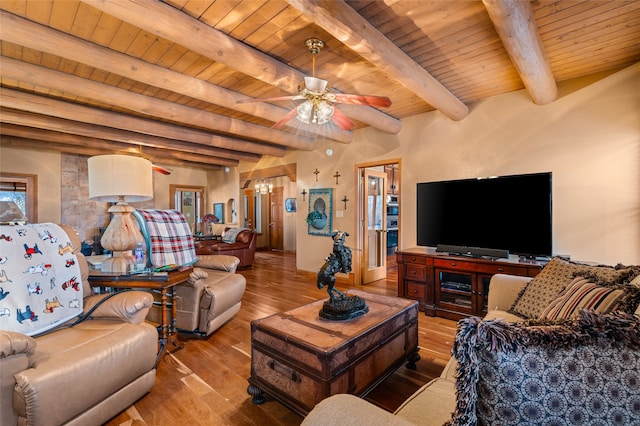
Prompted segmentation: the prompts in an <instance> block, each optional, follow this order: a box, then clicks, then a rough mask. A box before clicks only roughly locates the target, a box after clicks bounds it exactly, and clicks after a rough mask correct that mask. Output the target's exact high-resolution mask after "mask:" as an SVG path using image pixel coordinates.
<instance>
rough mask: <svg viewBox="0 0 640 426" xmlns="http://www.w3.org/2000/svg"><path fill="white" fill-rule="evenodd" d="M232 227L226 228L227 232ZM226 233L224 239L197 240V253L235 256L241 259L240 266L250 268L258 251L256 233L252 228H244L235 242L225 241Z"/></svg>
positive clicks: (223, 235)
mask: <svg viewBox="0 0 640 426" xmlns="http://www.w3.org/2000/svg"><path fill="white" fill-rule="evenodd" d="M229 229H232V228H226V229H225V233H227V232H228V231H229ZM225 233H223V234H222V240H221V241H218V240H204V241H197V242H196V243H195V246H196V254H197V255H205V254H222V255H227V256H235V257H237V258H238V259H239V260H240V263H239V264H238V268H250V267H251V265H253V258H254V255H255V253H256V243H257V237H256V233H255V232H253V231H252V230H250V229H244V230H242V231H240V232H239V233H238V235H237V236H236V239H235V241H234V242H225V241H224V239H225Z"/></svg>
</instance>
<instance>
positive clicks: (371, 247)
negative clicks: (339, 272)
mask: <svg viewBox="0 0 640 426" xmlns="http://www.w3.org/2000/svg"><path fill="white" fill-rule="evenodd" d="M400 165H401V162H400V159H390V160H382V161H379V162H372V163H365V164H356V173H357V176H358V177H359V182H360V183H359V185H358V188H357V194H358V211H357V218H356V221H357V222H356V223H357V225H356V231H357V232H356V246H357V252H358V253H360V256H359V259H358V267H357V271H354V272H356V277H355V282H356V283H359V284H360V285H366V284H368V283H370V282H373V281H376V280H380V279H384V278H386V276H387V273H388V270H389V268H390V267H391V268H395V267H396V263H395V252H396V250H397V249H398V247H400V217H401V216H400V170H401V169H400ZM374 185H375V187H374ZM354 269H355V268H354ZM392 272H395V270H394V271H392Z"/></svg>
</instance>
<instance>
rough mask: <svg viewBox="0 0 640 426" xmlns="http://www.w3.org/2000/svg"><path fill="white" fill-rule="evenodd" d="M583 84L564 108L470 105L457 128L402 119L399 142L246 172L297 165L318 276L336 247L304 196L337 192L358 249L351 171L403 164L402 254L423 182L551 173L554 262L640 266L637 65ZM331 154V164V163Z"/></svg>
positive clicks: (445, 122)
mask: <svg viewBox="0 0 640 426" xmlns="http://www.w3.org/2000/svg"><path fill="white" fill-rule="evenodd" d="M585 81H586V80H585ZM585 81H572V82H568V83H565V84H561V85H560V87H559V89H560V96H559V99H558V100H556V101H555V102H553V103H552V104H550V105H546V106H537V105H535V104H533V102H532V101H531V99H530V97H529V96H528V94H527V92H525V91H520V92H516V93H511V94H506V95H501V96H496V97H493V98H490V99H487V100H485V101H482V102H478V103H476V104H473V105H471V106H470V107H471V108H470V109H471V112H470V114H469V116H468V117H467V118H465V119H464V120H462V121H459V122H456V121H452V120H450V119H448V118H446V117H445V116H443V115H442V114H441V113H439V112H430V113H426V114H422V115H419V116H414V117H410V118H407V119H403V120H402V121H403V127H404V128H403V130H402V132H400V134H398V135H388V134H384V133H382V132H379V131H377V130H375V129H372V128H365V129H362V130H357V131H355V132H354V140H353V142H352V143H350V144H340V143H337V142H327V141H324V142H323V141H320V142H318V143H317V145H316V148H315V149H314V150H313V151H310V152H304V151H296V152H291V153H288V154H287V155H286V156H285V157H284V158H264V159H263V160H262V161H260V163H258V164H254V163H246V164H241V167H239V169H241V171H245V170H251V169H260V168H264V167H270V166H273V165H277V164H286V163H294V162H295V163H297V170H298V179H297V194H298V195H297V198H298V214H297V227H296V231H297V255H298V256H297V267H298V269H301V270H306V271H317V270H318V269H319V268H320V266H322V264H323V262H324V258H325V257H326V256H327V255H328V254H329V253H330V251H331V243H332V242H331V239H330V238H328V237H318V236H310V235H308V234H307V224H306V223H305V218H306V214H307V213H308V210H309V209H308V205H307V204H305V203H303V202H302V197H301V195H300V192H301V191H302V190H303V189H306V190H307V191H308V190H309V188H334V191H335V193H334V205H335V208H336V209H337V210H344V208H343V207H344V205H343V203H342V202H340V201H339V200H341V199H342V198H343V197H344V196H345V195H346V196H347V198H349V199H350V200H351V201H350V202H349V203H347V209H346V210H344V211H343V213H344V217H343V218H335V217H334V225H333V228H334V229H340V230H343V231H347V232H349V233H350V234H351V236H350V237H348V239H347V243H348V245H349V246H351V247H355V246H356V244H355V241H354V240H353V239H354V238H355V207H356V206H355V198H356V187H355V182H356V179H355V171H354V164H358V163H366V162H371V161H376V160H385V159H390V158H400V159H401V161H402V169H401V176H402V187H401V191H402V192H401V194H400V195H401V205H402V209H401V210H402V211H401V217H400V220H401V223H400V225H401V231H400V247H401V248H409V247H413V246H415V244H416V239H415V232H416V217H415V210H416V203H415V191H416V183H418V182H426V181H434V180H443V179H460V178H469V177H477V176H489V175H508V174H519V173H531V172H541V171H551V172H552V173H553V233H554V241H553V251H554V253H555V254H568V255H570V256H571V258H572V259H576V260H584V261H594V262H602V263H607V264H616V263H618V262H622V263H627V264H631V263H633V264H639V263H640V84H639V81H640V64H636V65H634V66H632V67H629V68H627V69H624V70H622V71H620V72H618V73H616V74H613V75H610V76H608V77H606V78H604V79H602V80H600V81H597V82H595V83H593V84H591V85H589V86H587V87H584V88H582V86H584V84H585ZM589 83H591V81H589ZM327 147H331V148H332V149H333V150H334V154H333V156H331V157H327V156H326V155H325V148H327ZM316 168H317V169H318V170H319V171H320V174H319V175H318V182H316V181H315V175H314V174H313V172H314V170H315V169H316ZM336 171H339V173H340V174H341V175H342V176H341V178H340V181H339V182H340V183H339V184H338V185H336V184H335V179H334V178H333V177H332V175H333V174H334V173H335V172H336ZM307 200H308V198H307ZM357 254H358V253H354V257H355V256H357Z"/></svg>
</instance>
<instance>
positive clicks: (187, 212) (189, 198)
mask: <svg viewBox="0 0 640 426" xmlns="http://www.w3.org/2000/svg"><path fill="white" fill-rule="evenodd" d="M204 190H205V188H204V186H191V185H173V184H170V185H169V208H170V209H175V210H178V211H180V212H182V214H183V215H184V217H185V219H186V220H187V223H188V224H189V227H190V228H191V232H192V234H193V235H197V234H198V233H201V232H202V230H201V229H200V226H201V223H200V220H201V219H202V216H204V208H205V205H206V200H205V196H204V194H205V192H204Z"/></svg>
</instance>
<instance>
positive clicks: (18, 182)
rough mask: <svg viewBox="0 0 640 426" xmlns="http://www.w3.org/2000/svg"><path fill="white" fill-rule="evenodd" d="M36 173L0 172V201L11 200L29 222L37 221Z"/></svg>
mask: <svg viewBox="0 0 640 426" xmlns="http://www.w3.org/2000/svg"><path fill="white" fill-rule="evenodd" d="M37 200H38V175H27V174H20V173H4V172H2V173H0V201H13V202H14V203H16V204H17V205H18V207H20V210H22V213H24V215H25V216H26V217H27V219H28V220H29V222H31V223H37V222H38V204H37Z"/></svg>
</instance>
